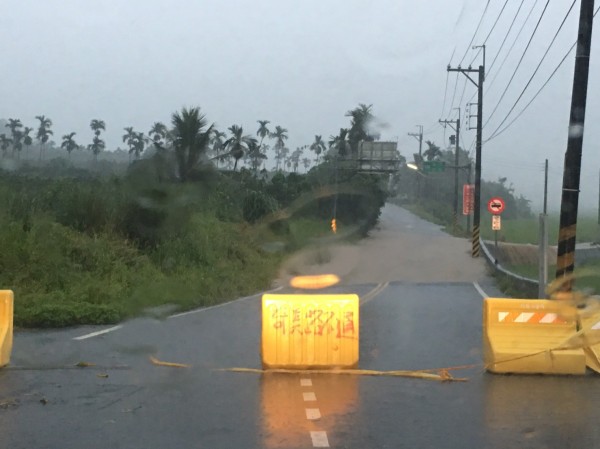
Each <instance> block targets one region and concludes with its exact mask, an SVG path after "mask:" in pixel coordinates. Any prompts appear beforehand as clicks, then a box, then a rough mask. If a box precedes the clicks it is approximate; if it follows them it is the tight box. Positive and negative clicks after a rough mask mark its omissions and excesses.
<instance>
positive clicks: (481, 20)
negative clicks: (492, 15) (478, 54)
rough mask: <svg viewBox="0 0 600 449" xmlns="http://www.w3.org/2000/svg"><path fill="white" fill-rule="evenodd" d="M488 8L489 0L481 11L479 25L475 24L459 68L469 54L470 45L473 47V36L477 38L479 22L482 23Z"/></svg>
mask: <svg viewBox="0 0 600 449" xmlns="http://www.w3.org/2000/svg"><path fill="white" fill-rule="evenodd" d="M488 6H490V0H488V1H487V3H486V4H485V8H484V9H483V13H481V18H480V19H479V23H478V24H477V28H475V32H474V33H473V37H472V38H471V42H469V46H468V47H467V50H466V51H465V54H464V55H463V57H462V59H461V60H460V62H459V63H458V65H459V66H460V65H461V64H462V63H463V61H464V60H465V58H466V57H467V54H468V53H469V50H470V49H471V45H473V41H474V40H475V36H477V32H478V31H479V27H480V26H481V22H483V18H484V17H485V13H486V12H487V9H488Z"/></svg>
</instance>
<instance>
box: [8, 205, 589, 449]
mask: <svg viewBox="0 0 600 449" xmlns="http://www.w3.org/2000/svg"><path fill="white" fill-rule="evenodd" d="M402 220H404V221H402ZM398 222H399V223H404V224H405V225H406V227H408V226H410V227H412V226H414V227H415V228H416V229H419V230H420V232H427V233H431V235H435V234H437V233H439V229H437V228H435V227H433V226H425V225H422V223H418V222H416V221H415V219H414V218H411V217H406V216H405V217H399V221H398ZM479 284H480V285H481V287H482V288H483V290H484V291H485V292H486V293H487V294H489V295H491V296H496V295H499V292H497V291H496V290H495V288H494V287H493V285H492V282H491V280H489V279H483V280H481V281H480V282H479ZM378 287H380V289H379V293H378V294H377V295H376V296H375V297H374V298H373V299H372V300H370V301H368V302H366V303H365V304H364V305H362V306H361V312H360V313H361V318H360V320H361V321H360V327H361V329H360V333H361V337H360V338H361V340H360V353H361V355H360V368H364V369H373V370H399V369H427V368H442V367H450V366H456V365H470V364H474V365H476V366H475V367H473V368H470V369H466V370H463V371H458V372H453V373H454V375H456V376H461V377H466V378H468V381H467V382H464V383H440V382H437V381H429V380H420V379H407V378H393V377H358V376H342V375H316V374H310V372H307V373H304V374H302V375H296V374H293V375H282V374H245V373H244V374H242V373H232V372H226V371H221V369H222V368H229V367H245V368H260V354H259V344H260V341H259V339H260V297H259V296H254V297H250V298H246V299H243V300H238V301H235V302H232V303H229V304H225V305H223V306H218V307H215V308H211V309H204V310H198V311H193V312H191V313H188V314H185V315H181V316H176V317H172V318H165V319H161V320H158V319H151V318H141V319H137V320H134V321H130V322H126V323H124V324H123V326H122V327H121V328H118V329H115V330H113V331H111V332H108V333H105V334H101V335H97V336H93V337H90V338H85V339H82V340H74V338H76V337H81V336H85V335H88V334H90V333H91V332H96V331H99V330H103V329H106V328H96V327H82V328H76V329H68V330H61V331H50V332H48V331H44V332H18V333H17V334H16V335H15V345H14V348H13V357H12V364H11V366H10V367H9V368H6V369H3V370H0V449H4V448H11V449H18V448H36V449H41V448H52V449H54V448H61V449H68V448H86V449H96V448H102V449H106V448H147V449H153V448H211V449H218V448H224V449H230V448H290V449H291V448H312V447H319V445H322V446H323V447H325V444H328V445H329V446H330V447H334V448H356V449H359V448H360V449H365V448H457V449H458V448H461V449H463V448H503V449H504V448H534V449H538V448H586V447H589V448H592V447H598V446H600V426H599V425H598V423H599V422H600V406H599V404H600V379H599V378H598V377H597V376H593V375H590V376H586V377H557V376H547V377H542V376H497V375H491V374H487V373H485V372H484V371H483V369H482V367H481V360H482V354H481V313H482V310H481V304H482V295H481V294H480V292H479V291H478V290H477V289H476V287H475V285H474V284H473V283H469V282H457V283H448V282H442V283H410V282H391V283H389V284H388V285H385V286H384V285H379V286H378V285H376V284H362V285H351V286H345V287H336V288H334V289H333V291H338V292H344V293H352V292H355V293H357V294H358V295H359V296H361V298H362V299H366V298H369V295H368V293H369V292H373V291H374V289H376V288H378ZM381 287H385V288H383V289H382V290H381ZM151 355H152V356H155V357H157V358H158V359H160V360H165V361H169V362H179V363H186V364H190V365H191V367H190V368H186V369H179V368H171V367H161V366H155V365H152V364H151V363H150V362H149V357H150V356H151ZM78 362H87V363H93V364H94V365H93V366H89V367H85V368H78V367H76V366H74V365H75V364H77V363H78ZM311 393H313V394H311ZM307 409H308V410H309V411H307ZM309 417H310V418H318V419H308V418H309Z"/></svg>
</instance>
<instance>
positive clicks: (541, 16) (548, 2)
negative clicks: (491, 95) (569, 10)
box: [483, 0, 550, 128]
mask: <svg viewBox="0 0 600 449" xmlns="http://www.w3.org/2000/svg"><path fill="white" fill-rule="evenodd" d="M549 4H550V0H546V5H545V6H544V10H543V11H542V14H541V15H540V18H539V19H538V22H537V24H536V25H535V28H534V29H533V33H531V37H530V38H529V42H527V46H526V47H525V50H523V54H522V55H521V59H519V62H518V63H517V67H515V70H514V72H513V74H512V76H511V77H510V80H508V84H507V85H506V88H505V89H504V92H502V95H501V96H500V100H498V102H497V103H496V107H494V110H493V111H492V113H491V114H490V115H489V117H488V118H487V120H486V122H485V123H484V125H483V127H484V128H485V127H486V125H487V124H488V123H489V122H490V119H491V118H492V117H493V116H494V114H495V113H496V111H497V110H498V107H499V106H500V103H502V100H503V99H504V96H505V95H506V92H508V88H509V87H510V85H511V84H512V81H513V79H514V78H515V75H516V74H517V71H518V70H519V67H520V66H521V62H523V59H524V58H525V55H526V54H527V50H528V49H529V46H530V45H531V41H533V37H534V36H535V33H536V31H537V30H538V27H539V26H540V23H541V22H542V19H543V18H544V14H546V10H547V9H548V5H549Z"/></svg>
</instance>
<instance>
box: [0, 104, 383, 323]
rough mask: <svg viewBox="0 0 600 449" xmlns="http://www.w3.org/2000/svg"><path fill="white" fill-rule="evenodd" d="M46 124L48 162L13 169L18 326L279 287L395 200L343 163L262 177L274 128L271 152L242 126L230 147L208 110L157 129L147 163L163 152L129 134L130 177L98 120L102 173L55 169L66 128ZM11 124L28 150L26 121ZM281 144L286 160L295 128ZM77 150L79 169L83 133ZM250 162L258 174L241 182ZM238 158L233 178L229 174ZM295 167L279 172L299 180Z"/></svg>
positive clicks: (12, 257)
mask: <svg viewBox="0 0 600 449" xmlns="http://www.w3.org/2000/svg"><path fill="white" fill-rule="evenodd" d="M38 119H39V120H40V129H39V131H38V140H39V149H40V163H39V164H33V163H21V164H18V165H16V167H17V168H16V169H15V170H12V171H0V205H1V206H0V245H1V247H2V248H3V257H2V258H0V285H1V286H2V288H8V289H12V290H14V292H15V298H16V300H15V324H16V325H17V326H22V327H60V326H69V325H74V324H108V323H114V322H117V321H120V320H123V319H125V318H128V317H131V316H135V315H138V314H140V313H142V312H143V311H144V310H147V309H149V308H153V307H156V306H163V305H166V304H170V305H172V306H173V307H172V310H184V309H188V308H192V307H198V306H207V305H211V304H215V303H217V302H221V301H224V300H228V299H232V298H235V297H239V296H243V295H248V294H251V293H254V292H257V291H260V290H263V289H266V288H268V287H269V286H270V284H271V282H272V280H273V279H274V277H275V275H276V272H277V269H278V266H279V264H280V262H281V261H282V260H283V258H284V257H285V256H286V255H287V253H289V252H290V251H294V250H296V249H298V248H301V247H303V246H305V245H306V244H308V243H311V242H313V241H314V239H323V238H328V237H329V238H330V237H331V236H332V233H331V230H330V220H331V219H332V217H334V216H335V217H337V220H338V223H339V225H338V226H339V227H340V228H341V229H344V230H348V229H351V230H353V231H355V232H354V233H353V235H364V234H366V233H367V232H368V231H369V229H371V228H372V226H373V225H374V224H375V223H376V221H377V218H378V216H379V212H380V209H381V207H382V206H383V204H384V202H385V199H386V192H385V191H384V189H383V188H382V185H383V184H384V180H382V179H380V178H378V177H377V176H373V175H365V174H360V173H357V172H356V171H351V170H346V171H341V170H338V169H337V168H336V164H335V163H334V160H335V153H334V155H333V156H329V157H328V158H327V160H324V161H323V162H322V163H321V164H319V165H318V166H316V167H314V168H313V169H312V170H310V171H309V172H308V173H305V174H299V173H284V172H281V171H278V172H276V173H275V174H271V173H268V172H266V171H265V170H263V171H261V172H259V171H258V168H259V165H260V163H261V161H262V160H263V159H264V153H262V152H261V151H264V150H265V147H266V145H265V146H263V143H262V140H263V139H264V138H265V137H267V136H268V135H269V134H267V131H266V130H265V129H266V125H267V124H268V121H260V124H261V128H259V132H258V135H259V137H261V141H260V142H261V143H260V144H259V141H258V140H257V139H254V138H252V137H250V136H248V135H245V134H243V130H242V128H241V126H235V125H234V126H232V127H230V128H229V130H230V132H231V137H230V138H229V139H225V137H227V136H226V135H225V134H224V133H220V132H218V131H216V130H215V129H214V127H213V126H212V125H209V123H208V121H207V120H206V119H205V117H204V115H202V114H201V113H200V110H199V108H191V109H185V108H184V109H183V110H182V111H181V112H177V113H175V114H173V120H172V124H173V127H172V129H168V128H167V127H165V126H164V125H162V124H160V123H158V122H157V123H154V125H153V126H152V130H151V132H150V134H151V136H152V140H151V143H150V145H151V147H152V151H148V152H146V153H145V154H142V152H143V151H144V147H145V145H146V144H147V143H149V142H147V141H145V140H144V138H143V136H142V135H141V134H140V133H137V132H135V131H134V130H133V128H125V131H126V133H125V135H123V141H124V142H125V143H126V144H127V145H128V146H129V149H130V151H129V152H130V155H131V156H134V160H133V162H132V163H131V164H129V166H128V167H127V168H126V169H122V168H120V169H119V168H118V164H115V165H107V164H102V162H105V161H100V160H98V161H96V158H97V157H98V156H99V155H101V154H102V150H103V149H104V145H105V144H104V141H103V140H102V139H101V138H100V134H101V131H103V130H105V129H106V125H105V123H104V122H103V121H102V120H92V122H91V124H90V127H91V128H92V130H93V131H94V141H93V143H92V144H91V145H90V152H91V153H92V155H93V158H94V162H93V163H92V165H91V167H90V168H89V169H84V168H81V167H76V166H75V165H74V164H72V163H71V162H70V161H67V160H65V159H52V160H48V161H47V162H44V163H41V159H42V158H43V154H44V152H45V150H46V149H47V148H46V147H49V146H50V143H49V142H48V139H49V136H50V135H51V134H52V132H51V130H50V129H49V128H50V126H51V125H52V122H51V121H50V119H47V118H46V117H44V116H40V117H38ZM11 120H13V119H11ZM9 124H10V125H12V126H13V127H14V128H15V131H16V135H17V138H19V139H21V137H19V136H20V134H19V127H20V126H21V125H20V123H19V122H18V121H16V120H13V121H12V122H10V123H9ZM28 132H29V131H28ZM276 133H277V140H278V145H279V147H278V149H279V153H278V154H284V153H285V151H284V150H285V149H286V148H285V146H284V141H285V139H286V138H287V135H286V133H287V130H285V129H284V128H281V127H277V128H276ZM4 139H5V140H7V139H8V138H7V137H6V136H4ZM8 140H10V141H7V148H6V150H5V153H4V157H5V159H6V160H8V158H9V153H8V149H9V148H10V146H11V145H12V146H13V156H18V155H19V154H20V151H21V150H20V149H19V148H18V147H15V146H14V141H12V139H8ZM217 140H218V141H220V143H218V142H217ZM63 142H64V147H63V148H64V149H65V151H66V152H67V154H68V155H69V156H68V157H69V158H70V155H71V153H72V152H75V150H76V148H75V146H76V143H75V142H74V133H70V134H66V135H64V136H63ZM211 145H212V148H211ZM215 145H220V147H218V148H217V149H215ZM261 148H262V150H261ZM212 150H215V151H218V152H219V154H218V155H217V156H218V157H216V158H212V159H213V160H214V161H215V163H214V164H213V162H211V160H210V158H209V157H208V156H209V154H210V151H212ZM213 154H214V153H213ZM245 155H249V158H250V166H251V170H249V169H247V168H241V169H240V170H237V165H238V162H240V161H243V158H244V156H245ZM226 160H230V161H232V165H233V168H234V170H233V171H220V170H218V169H217V167H216V166H215V165H218V164H219V162H220V161H226ZM287 161H288V160H287V159H285V158H284V157H283V156H282V157H281V160H280V161H279V162H280V163H281V165H286V166H288V167H294V170H296V169H297V167H296V166H294V165H295V163H294V159H289V161H291V162H290V164H288V162H287Z"/></svg>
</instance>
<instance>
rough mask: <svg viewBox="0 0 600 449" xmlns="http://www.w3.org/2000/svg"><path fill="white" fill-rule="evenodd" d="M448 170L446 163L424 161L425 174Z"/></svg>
mask: <svg viewBox="0 0 600 449" xmlns="http://www.w3.org/2000/svg"><path fill="white" fill-rule="evenodd" d="M445 170H446V163H445V162H444V161H423V171H424V172H425V173H439V172H443V171H445Z"/></svg>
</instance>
